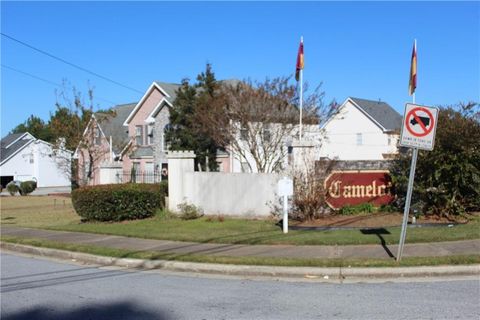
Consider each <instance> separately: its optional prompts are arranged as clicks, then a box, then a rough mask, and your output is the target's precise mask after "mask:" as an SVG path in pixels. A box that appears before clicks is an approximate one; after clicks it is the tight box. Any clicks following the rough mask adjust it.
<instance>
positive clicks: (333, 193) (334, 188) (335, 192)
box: [328, 180, 342, 198]
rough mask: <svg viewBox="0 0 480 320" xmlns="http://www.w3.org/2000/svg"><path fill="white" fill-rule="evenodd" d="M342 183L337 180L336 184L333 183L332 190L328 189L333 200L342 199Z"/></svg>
mask: <svg viewBox="0 0 480 320" xmlns="http://www.w3.org/2000/svg"><path fill="white" fill-rule="evenodd" d="M341 184H342V182H341V181H340V180H336V181H335V182H334V183H332V185H331V186H330V188H328V194H329V195H330V197H332V198H340V193H341V192H340V186H341Z"/></svg>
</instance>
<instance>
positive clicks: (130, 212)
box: [72, 183, 167, 221]
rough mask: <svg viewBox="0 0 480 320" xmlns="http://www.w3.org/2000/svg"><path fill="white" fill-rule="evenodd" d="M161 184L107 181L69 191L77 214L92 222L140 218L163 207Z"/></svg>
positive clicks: (163, 194)
mask: <svg viewBox="0 0 480 320" xmlns="http://www.w3.org/2000/svg"><path fill="white" fill-rule="evenodd" d="M166 193H167V188H166V185H165V184H140V183H139V184H133V183H129V184H110V185H99V186H88V187H83V188H79V189H76V190H74V191H73V192H72V204H73V207H74V209H75V211H76V212H77V214H78V215H79V216H81V217H82V218H84V219H85V220H93V221H122V220H132V219H144V218H148V217H151V216H153V215H154V214H155V212H156V211H157V209H161V208H164V207H165V195H166Z"/></svg>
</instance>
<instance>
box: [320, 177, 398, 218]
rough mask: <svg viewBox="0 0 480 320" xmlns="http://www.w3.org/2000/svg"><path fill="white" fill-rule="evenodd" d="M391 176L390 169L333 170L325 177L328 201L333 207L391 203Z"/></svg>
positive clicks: (392, 196) (392, 197)
mask: <svg viewBox="0 0 480 320" xmlns="http://www.w3.org/2000/svg"><path fill="white" fill-rule="evenodd" d="M391 186H392V182H391V178H390V175H389V173H388V171H363V172H362V171H333V172H332V173H331V174H330V175H329V176H328V177H327V178H326V179H325V190H326V191H327V196H326V202H327V204H328V205H329V206H330V207H332V208H333V209H340V208H342V207H344V206H346V205H357V204H361V203H371V204H373V205H374V206H381V205H385V204H389V203H391V202H392V201H393V200H394V199H395V197H394V195H393V194H392V193H391V191H390V188H391Z"/></svg>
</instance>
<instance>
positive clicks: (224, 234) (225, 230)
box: [0, 196, 480, 245]
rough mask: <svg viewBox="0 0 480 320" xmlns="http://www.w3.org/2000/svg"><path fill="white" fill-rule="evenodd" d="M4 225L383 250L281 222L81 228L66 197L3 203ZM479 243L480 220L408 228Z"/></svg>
mask: <svg viewBox="0 0 480 320" xmlns="http://www.w3.org/2000/svg"><path fill="white" fill-rule="evenodd" d="M0 200H1V214H0V217H1V223H2V225H12V226H20V227H32V228H43V229H53V230H66V231H78V232H90V233H101V234H112V235H121V236H128V237H138V238H151V239H162V240H177V241H193V242H210V243H230V244H232V243H233V244H292V245H334V244H338V245H347V244H378V243H379V242H380V238H379V237H378V236H377V235H376V234H363V233H362V232H361V231H360V230H340V231H294V230H291V231H289V233H288V234H286V235H284V234H283V233H282V230H281V228H280V227H279V226H276V225H275V223H276V221H273V220H241V219H229V218H225V220H224V221H223V222H219V221H218V220H213V221H208V219H206V218H201V219H197V220H189V221H183V220H179V219H170V220H164V219H162V218H161V217H160V216H155V217H153V218H150V219H145V220H136V221H128V222H119V223H81V222H80V218H79V217H78V216H77V215H76V214H75V212H74V210H73V208H72V206H71V201H70V199H69V198H64V197H51V196H48V197H33V196H27V197H20V196H17V197H1V199H0ZM386 230H387V232H386V233H387V234H382V237H383V239H384V240H385V242H386V244H396V243H398V239H399V234H400V228H399V227H393V228H386ZM479 238H480V217H478V216H477V217H475V218H473V219H472V220H471V221H470V222H469V223H468V224H465V225H457V226H454V227H450V228H449V227H445V226H443V227H428V228H409V229H408V231H407V239H406V242H407V243H414V242H437V241H454V240H466V239H479Z"/></svg>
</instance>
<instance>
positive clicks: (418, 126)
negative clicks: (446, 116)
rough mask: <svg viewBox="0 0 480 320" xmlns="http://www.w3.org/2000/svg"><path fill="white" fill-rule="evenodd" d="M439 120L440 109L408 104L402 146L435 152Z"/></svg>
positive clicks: (401, 136) (402, 133) (404, 117)
mask: <svg viewBox="0 0 480 320" xmlns="http://www.w3.org/2000/svg"><path fill="white" fill-rule="evenodd" d="M437 118H438V108H435V107H426V106H419V105H416V104H412V103H407V104H406V105H405V113H404V116H403V122H402V132H401V134H400V145H401V146H403V147H409V148H418V149H423V150H433V145H434V142H435V131H436V128H437Z"/></svg>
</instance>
